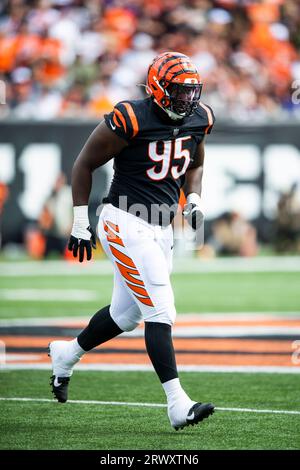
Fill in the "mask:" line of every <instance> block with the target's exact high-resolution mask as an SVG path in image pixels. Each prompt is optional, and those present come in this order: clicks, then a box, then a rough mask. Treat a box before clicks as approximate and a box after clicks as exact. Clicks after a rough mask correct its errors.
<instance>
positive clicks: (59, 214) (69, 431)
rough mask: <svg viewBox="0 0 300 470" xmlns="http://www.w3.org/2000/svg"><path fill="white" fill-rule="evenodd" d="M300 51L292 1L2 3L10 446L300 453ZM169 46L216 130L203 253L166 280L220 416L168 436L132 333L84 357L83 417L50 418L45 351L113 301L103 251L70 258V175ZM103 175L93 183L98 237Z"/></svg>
mask: <svg viewBox="0 0 300 470" xmlns="http://www.w3.org/2000/svg"><path fill="white" fill-rule="evenodd" d="M299 48H300V4H299V2H298V1H281V0H265V1H250V0H244V1H243V0H241V1H238V0H237V1H234V0H223V1H209V0H190V1H179V0H165V1H162V0H152V1H147V2H144V1H142V0H133V1H132V0H128V1H125V0H119V1H114V0H111V1H100V0H86V1H85V0H74V1H72V0H32V1H24V0H8V1H5V0H4V1H2V2H1V3H0V80H1V81H0V232H1V253H0V260H1V261H0V316H1V319H0V338H1V343H0V367H1V370H0V388H1V391H0V410H1V412H0V419H1V422H3V426H6V428H5V429H7V432H6V433H5V434H4V433H2V435H1V442H0V447H1V448H2V449H46V448H52V449H78V448H87V449H126V448H127V449H130V448H136V449H137V448H144V449H158V448H159V449H171V448H174V449H202V448H203V449H205V448H207V449H209V448H212V449H220V448H222V449H224V448H226V449H229V448H232V449H241V448H251V449H253V448H263V449H264V448H268V449H272V448H273V449H279V448H281V449H296V448H297V449H299V447H300V437H299V436H300V429H299V417H298V416H297V415H299V410H300V403H299V393H298V391H299V385H298V381H299V379H298V373H299V370H300V369H299V362H300V359H299V355H300V353H299V336H300V309H299V304H300V302H299V301H300V295H299V282H300V263H299V250H300V243H299V242H300V196H299V189H300V188H299V176H300V153H299V152H300V139H299V131H298V128H299V120H300V105H299V99H300V93H299V87H300V55H299ZM164 50H179V51H180V52H183V53H186V54H188V55H190V56H191V57H192V59H193V61H194V62H195V64H196V65H197V67H198V68H199V71H200V74H201V76H202V77H203V81H204V91H203V101H204V102H206V103H208V104H209V105H210V106H212V108H213V109H214V111H215V114H216V117H217V123H216V126H215V129H214V131H213V133H212V135H211V136H209V137H208V139H207V145H206V147H207V150H206V161H205V177H204V185H203V202H204V205H205V212H206V225H205V232H206V233H205V235H206V236H205V245H204V247H203V248H202V249H201V250H200V249H199V247H198V246H197V243H193V244H192V248H193V249H192V250H191V245H190V244H188V246H187V245H186V244H185V243H183V244H182V243H179V242H177V245H176V246H175V249H176V250H175V253H176V260H175V272H174V275H173V284H174V290H175V297H176V306H177V310H178V313H179V315H178V321H177V324H176V327H175V329H174V340H175V347H176V349H177V352H178V363H179V366H180V369H181V371H182V381H183V382H184V384H185V386H186V387H187V389H188V391H189V392H190V394H193V395H196V394H199V393H200V392H201V397H203V399H209V400H211V401H214V402H216V405H217V407H218V409H219V412H218V413H216V416H214V417H213V420H211V422H209V423H205V424H204V425H203V427H201V428H200V427H199V429H193V430H191V431H187V432H184V433H182V434H181V437H175V438H174V435H173V434H172V433H171V432H169V428H168V422H167V419H166V416H165V410H163V409H161V408H160V407H159V406H156V405H159V404H160V403H162V402H163V397H162V394H161V391H160V389H159V386H158V383H157V382H156V379H155V377H154V374H153V373H152V372H151V366H150V365H149V361H148V359H147V357H146V355H145V353H144V345H143V339H142V336H143V330H142V327H141V328H140V329H138V330H137V331H136V332H135V333H134V334H132V335H124V336H122V337H120V338H119V339H117V340H114V341H112V342H110V343H108V344H107V345H104V346H103V347H101V348H98V349H96V350H95V352H94V353H92V354H90V355H88V356H86V357H85V359H84V360H83V361H82V364H81V365H80V366H79V369H80V370H79V371H78V372H77V373H76V374H75V375H74V378H73V379H72V390H71V395H72V396H71V398H72V399H74V400H77V402H76V407H77V408H76V407H75V403H74V404H72V403H71V404H69V405H67V406H66V407H64V408H63V409H62V408H61V407H60V408H54V405H53V403H52V402H51V399H50V394H49V390H48V386H47V382H48V376H49V360H48V358H47V356H46V353H45V348H46V347H47V344H48V341H50V340H51V339H52V338H56V337H66V338H69V337H72V336H74V335H76V334H77V332H78V331H79V330H80V328H82V326H83V325H84V324H85V323H86V320H87V318H88V317H89V316H90V315H91V314H92V313H93V312H95V311H96V310H98V308H99V306H101V305H104V304H107V303H109V300H110V294H111V289H112V276H111V268H110V266H109V264H108V262H107V260H105V259H103V253H102V252H101V249H100V248H99V247H98V250H97V253H96V256H95V258H96V261H95V262H93V263H90V264H84V265H83V266H78V265H77V264H75V263H72V262H71V261H70V259H69V257H68V254H67V252H66V251H65V245H66V239H67V237H68V234H69V231H70V227H71V224H72V202H71V196H70V171H71V167H72V162H73V161H74V158H76V155H77V154H78V152H79V150H80V147H81V146H82V144H83V143H84V141H85V139H86V137H87V136H88V134H89V133H90V131H91V130H92V129H93V128H94V127H95V126H96V125H97V123H98V122H99V121H100V120H101V118H102V117H103V115H104V114H105V113H106V112H108V111H110V110H111V108H112V107H113V105H114V104H115V103H116V102H117V101H119V100H123V99H133V98H138V97H142V96H144V95H143V93H144V92H143V87H141V86H137V85H139V84H143V83H145V76H146V71H147V66H148V64H149V62H150V61H151V60H152V58H153V56H154V55H155V54H156V53H159V52H162V51H164ZM111 174H112V170H111V166H109V165H108V166H106V167H105V168H103V169H99V170H97V172H96V174H95V180H94V186H93V193H92V196H91V201H90V202H91V204H90V215H91V217H92V220H93V223H95V222H96V210H97V207H98V205H99V203H100V202H101V198H102V196H103V194H104V193H105V191H106V189H107V185H108V184H109V181H110V178H111ZM186 230H188V229H187V228H186ZM187 248H188V250H187ZM278 255H279V256H278ZM65 258H67V260H66V259H65ZM28 377H30V380H28ZM141 377H142V380H141ZM87 383H89V384H91V387H89V390H87V388H86V384H87ZM13 399H15V400H13ZM26 400H27V401H26ZM39 400H40V401H39ZM43 400H44V401H43ZM47 400H48V401H49V402H48V401H47ZM82 400H98V401H101V400H103V401H105V403H98V404H94V405H93V404H92V403H83V402H82ZM107 400H112V401H116V402H123V403H124V405H122V406H124V408H123V409H122V410H121V411H120V409H119V408H118V407H115V406H114V405H113V403H112V402H108V401H107ZM131 402H139V403H140V405H142V406H140V407H134V406H132V405H130V403H131ZM147 403H151V404H152V405H153V404H154V407H147V406H146V404H147ZM74 407H75V409H74ZM242 410H244V411H242ZM262 410H267V411H265V412H262ZM264 413H265V414H264ZM75 417H76V423H77V425H76V426H74V424H73V423H72V420H74V419H75ZM145 417H146V420H145ZM41 419H42V420H43V421H42V422H43V425H41ZM91 420H92V423H93V432H92V431H89V432H88V433H86V429H87V426H89V424H90V422H91ZM158 422H159V423H161V427H158V425H157V423H158ZM112 423H113V425H114V432H113V433H112V432H111V425H112ZM49 428H50V429H54V430H55V432H54V433H53V434H52V435H51V436H49V433H48V430H49ZM137 433H138V434H139V436H140V439H139V441H138V442H137V439H136V434H137ZM83 435H84V436H85V440H84V442H83V439H82V436H83ZM157 436H159V439H157Z"/></svg>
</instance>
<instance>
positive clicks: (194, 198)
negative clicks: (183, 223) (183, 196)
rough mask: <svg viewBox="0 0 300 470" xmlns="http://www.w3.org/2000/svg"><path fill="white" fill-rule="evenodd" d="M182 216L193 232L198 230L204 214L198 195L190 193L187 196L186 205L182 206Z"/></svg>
mask: <svg viewBox="0 0 300 470" xmlns="http://www.w3.org/2000/svg"><path fill="white" fill-rule="evenodd" d="M182 214H183V216H184V218H185V219H186V220H187V221H188V223H189V225H190V226H191V227H192V228H193V229H194V230H199V228H200V227H201V226H202V224H203V222H204V214H203V212H202V208H201V200H200V196H199V195H198V194H196V193H192V194H189V195H188V197H187V204H186V205H185V206H184V208H183V211H182Z"/></svg>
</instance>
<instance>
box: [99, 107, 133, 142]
mask: <svg viewBox="0 0 300 470" xmlns="http://www.w3.org/2000/svg"><path fill="white" fill-rule="evenodd" d="M104 120H105V122H106V125H107V126H108V128H109V129H111V130H112V131H113V132H114V133H115V134H117V135H118V136H119V137H121V138H122V139H124V140H126V141H127V142H128V141H130V140H131V139H133V138H134V137H135V136H136V135H137V134H138V131H139V125H138V120H137V116H136V113H135V111H134V109H133V106H132V105H131V103H129V102H128V101H121V102H120V103H118V104H116V106H115V107H114V109H113V110H112V112H111V113H109V114H105V115H104Z"/></svg>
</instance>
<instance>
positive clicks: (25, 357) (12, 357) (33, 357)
mask: <svg viewBox="0 0 300 470" xmlns="http://www.w3.org/2000/svg"><path fill="white" fill-rule="evenodd" d="M40 358H41V355H40V354H17V353H6V354H5V361H7V362H10V361H38V360H39V359H40Z"/></svg>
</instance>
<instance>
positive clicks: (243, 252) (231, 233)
mask: <svg viewBox="0 0 300 470" xmlns="http://www.w3.org/2000/svg"><path fill="white" fill-rule="evenodd" d="M257 251H258V247H257V240H256V230H255V228H254V227H253V226H252V225H251V224H250V223H249V222H247V221H246V220H245V219H244V218H243V217H242V216H241V215H239V214H237V213H236V212H226V213H225V214H223V215H222V216H221V217H219V219H217V220H216V221H215V222H214V223H213V226H212V236H211V237H210V239H209V240H208V242H207V245H205V246H204V248H203V250H202V251H200V253H199V254H200V256H208V257H211V256H215V255H229V256H234V255H238V256H255V255H256V254H257Z"/></svg>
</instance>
